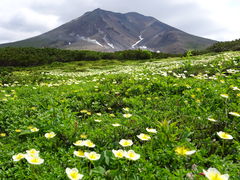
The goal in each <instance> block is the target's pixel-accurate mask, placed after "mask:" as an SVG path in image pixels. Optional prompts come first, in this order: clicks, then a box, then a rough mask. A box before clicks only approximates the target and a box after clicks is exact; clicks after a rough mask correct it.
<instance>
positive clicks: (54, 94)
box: [0, 52, 240, 180]
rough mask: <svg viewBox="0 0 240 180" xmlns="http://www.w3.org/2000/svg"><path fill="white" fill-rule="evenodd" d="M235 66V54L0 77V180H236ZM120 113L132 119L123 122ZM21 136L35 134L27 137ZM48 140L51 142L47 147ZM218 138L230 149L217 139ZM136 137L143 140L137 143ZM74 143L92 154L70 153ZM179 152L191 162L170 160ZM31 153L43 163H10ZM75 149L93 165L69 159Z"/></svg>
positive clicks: (64, 66)
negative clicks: (217, 178) (73, 176)
mask: <svg viewBox="0 0 240 180" xmlns="http://www.w3.org/2000/svg"><path fill="white" fill-rule="evenodd" d="M239 57H240V53H239V52H228V53H222V54H218V55H214V56H211V55H205V56H198V57H194V58H192V59H181V58H169V59H164V60H151V61H144V62H143V61H142V62H141V63H139V62H138V61H125V62H122V61H106V60H102V61H94V62H91V61H86V62H82V61H81V62H71V63H54V64H51V65H45V66H39V67H31V68H12V69H7V68H4V69H2V70H1V72H0V73H1V76H0V133H5V134H6V136H4V134H1V135H2V137H0V149H1V153H0V179H6V180H8V179H38V180H41V179H42V180H48V179H49V180H51V179H67V174H66V173H65V169H66V168H67V167H69V168H77V169H78V170H79V172H80V173H81V174H83V175H84V177H83V179H115V180H119V179H188V176H193V179H206V178H205V177H204V176H203V175H201V174H200V173H202V172H203V169H205V170H207V169H208V168H210V167H213V168H217V169H218V170H219V171H220V172H221V173H222V174H229V175H230V179H236V180H237V179H239V177H240V174H239V168H240V165H239V157H240V151H239V150H240V143H239V132H240V126H239V120H240V119H239V118H240V117H236V116H232V115H231V114H229V112H238V113H240V106H239V103H240V90H236V88H235V89H234V88H233V87H238V88H240V79H239V76H240V72H239V67H240V58H239ZM229 69H232V70H231V71H230V70H229ZM233 70H235V71H233ZM221 94H228V95H229V98H227V99H226V98H223V97H222V96H221ZM126 107H128V108H129V112H127V111H125V110H124V108H126ZM82 110H87V112H88V113H86V112H85V113H84V112H81V111H82ZM99 113H101V115H100V114H99ZM127 113H129V114H132V116H131V117H129V118H125V117H124V116H123V115H124V114H127ZM209 117H211V118H214V119H216V120H217V121H216V122H212V121H209V120H208V118H209ZM95 120H101V122H96V121H95ZM114 123H119V124H121V126H119V127H114V126H112V124H114ZM29 126H31V127H37V128H38V129H39V131H37V132H31V131H30V129H29ZM146 128H154V129H156V130H157V133H156V134H152V133H149V132H147V131H146ZM16 130H21V132H16ZM51 131H53V132H55V133H56V136H55V137H54V138H52V139H47V138H45V137H44V135H45V133H47V132H51ZM219 131H224V132H227V133H229V134H230V135H232V136H233V139H232V140H225V139H221V138H220V137H219V136H218V135H217V132H219ZM140 133H145V134H148V135H150V136H151V140H149V141H142V140H140V139H139V138H138V137H137V135H139V134H140ZM81 135H86V136H87V139H90V140H91V141H92V142H93V143H94V144H95V145H96V146H95V147H94V148H88V147H77V146H75V145H74V144H73V143H75V142H76V141H77V140H81V139H83V138H81ZM121 139H131V140H132V141H133V145H132V146H131V147H122V146H121V145H120V144H119V141H120V140H121ZM181 146H184V147H186V148H188V149H189V150H196V153H194V154H192V155H190V156H186V155H179V154H177V153H176V152H175V150H176V148H177V147H181ZM32 148H35V149H36V150H39V151H40V157H41V158H43V159H44V163H42V164H40V165H33V164H30V163H28V162H27V161H26V160H25V159H22V160H20V161H18V162H16V161H13V159H12V156H13V155H16V154H18V153H26V150H29V149H32ZM78 149H80V150H83V151H86V152H90V151H95V152H97V153H99V154H101V158H100V159H99V160H97V161H90V160H88V159H87V158H81V157H76V156H75V155H74V154H73V152H74V151H75V150H78ZM113 149H115V150H116V149H123V150H130V149H132V150H134V151H135V152H136V153H138V154H140V158H139V159H138V160H136V161H132V160H128V159H126V158H122V159H118V158H116V157H115V156H114V154H113V153H112V150H113Z"/></svg>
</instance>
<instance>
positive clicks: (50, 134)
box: [45, 132, 56, 139]
mask: <svg viewBox="0 0 240 180" xmlns="http://www.w3.org/2000/svg"><path fill="white" fill-rule="evenodd" d="M55 136H56V134H55V133H54V132H50V133H46V134H45V137H46V138H47V139H51V138H53V137H55Z"/></svg>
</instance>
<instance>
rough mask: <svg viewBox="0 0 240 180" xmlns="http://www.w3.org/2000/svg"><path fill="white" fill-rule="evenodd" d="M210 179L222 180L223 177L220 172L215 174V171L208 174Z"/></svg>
mask: <svg viewBox="0 0 240 180" xmlns="http://www.w3.org/2000/svg"><path fill="white" fill-rule="evenodd" d="M209 177H210V180H223V178H222V177H221V175H220V174H215V173H212V174H210V176H209Z"/></svg>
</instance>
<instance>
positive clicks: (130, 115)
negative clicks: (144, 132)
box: [123, 114, 132, 118]
mask: <svg viewBox="0 0 240 180" xmlns="http://www.w3.org/2000/svg"><path fill="white" fill-rule="evenodd" d="M123 117H125V118H130V117H132V114H123Z"/></svg>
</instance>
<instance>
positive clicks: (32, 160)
mask: <svg viewBox="0 0 240 180" xmlns="http://www.w3.org/2000/svg"><path fill="white" fill-rule="evenodd" d="M31 162H32V163H39V162H40V159H39V158H32V159H31Z"/></svg>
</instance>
